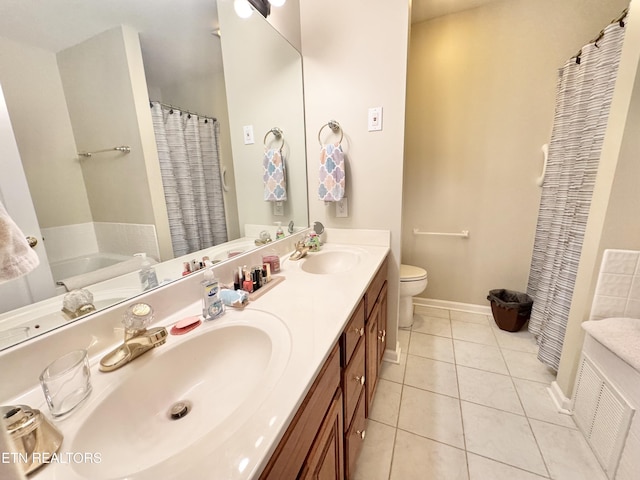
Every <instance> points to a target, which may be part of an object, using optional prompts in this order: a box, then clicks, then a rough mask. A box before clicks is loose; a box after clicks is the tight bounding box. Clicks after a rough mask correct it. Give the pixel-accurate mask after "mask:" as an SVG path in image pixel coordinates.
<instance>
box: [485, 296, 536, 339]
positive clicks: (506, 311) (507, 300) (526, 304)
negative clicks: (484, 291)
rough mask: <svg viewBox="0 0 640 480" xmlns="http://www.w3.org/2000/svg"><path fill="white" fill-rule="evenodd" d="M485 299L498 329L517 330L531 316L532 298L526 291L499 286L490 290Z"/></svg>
mask: <svg viewBox="0 0 640 480" xmlns="http://www.w3.org/2000/svg"><path fill="white" fill-rule="evenodd" d="M487 300H489V301H490V302H491V312H492V313H493V319H494V320H495V321H496V324H497V325H498V327H499V328H500V330H506V331H507V332H517V331H519V330H520V329H521V328H522V326H523V325H524V324H525V323H527V320H529V317H531V307H532V306H533V299H532V298H531V297H530V296H529V295H527V294H526V293H521V292H515V291H513V290H506V289H504V288H499V289H497V290H490V291H489V295H488V296H487Z"/></svg>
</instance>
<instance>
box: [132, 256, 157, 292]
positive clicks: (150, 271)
mask: <svg viewBox="0 0 640 480" xmlns="http://www.w3.org/2000/svg"><path fill="white" fill-rule="evenodd" d="M136 256H139V257H141V258H142V262H141V263H140V272H139V273H138V275H139V276H140V287H141V288H142V291H147V290H149V289H151V288H155V287H157V286H158V276H157V275H156V270H155V269H154V268H153V267H152V266H151V262H150V261H149V259H148V258H147V254H146V253H144V252H143V253H137V254H136Z"/></svg>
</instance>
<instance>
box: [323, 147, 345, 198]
mask: <svg viewBox="0 0 640 480" xmlns="http://www.w3.org/2000/svg"><path fill="white" fill-rule="evenodd" d="M319 179H320V185H319V187H318V197H319V198H320V200H324V201H325V202H339V201H340V200H342V197H344V184H345V168H344V153H343V152H342V147H341V146H340V144H339V143H336V144H329V145H323V146H322V150H321V151H320V178H319Z"/></svg>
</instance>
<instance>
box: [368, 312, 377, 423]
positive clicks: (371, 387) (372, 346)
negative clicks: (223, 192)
mask: <svg viewBox="0 0 640 480" xmlns="http://www.w3.org/2000/svg"><path fill="white" fill-rule="evenodd" d="M379 317H380V303H379V302H376V303H375V305H374V306H373V310H371V315H370V316H369V319H368V323H367V334H366V337H365V341H366V345H367V352H366V353H367V354H366V359H365V362H366V372H367V375H366V382H365V387H366V390H367V392H366V394H367V398H366V400H367V401H366V414H367V418H368V417H369V412H370V411H371V403H372V401H373V393H374V392H375V390H376V385H377V384H378V343H379V341H378V319H379Z"/></svg>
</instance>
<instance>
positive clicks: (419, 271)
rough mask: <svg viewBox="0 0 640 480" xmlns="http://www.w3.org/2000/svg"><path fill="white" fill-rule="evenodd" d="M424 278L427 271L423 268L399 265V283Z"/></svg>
mask: <svg viewBox="0 0 640 480" xmlns="http://www.w3.org/2000/svg"><path fill="white" fill-rule="evenodd" d="M425 278H427V271H426V270H425V269H424V268H420V267H414V266H413V265H403V264H401V265H400V281H401V282H415V281H416V280H424V279H425Z"/></svg>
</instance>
